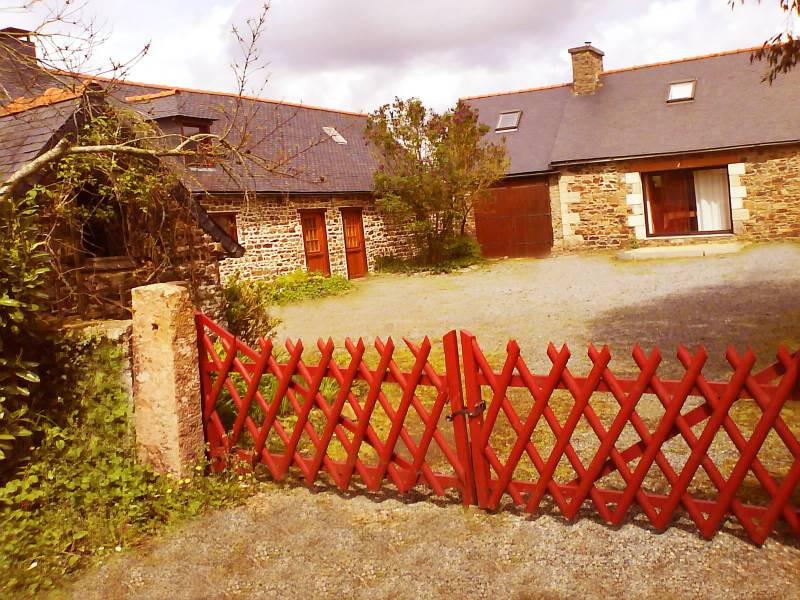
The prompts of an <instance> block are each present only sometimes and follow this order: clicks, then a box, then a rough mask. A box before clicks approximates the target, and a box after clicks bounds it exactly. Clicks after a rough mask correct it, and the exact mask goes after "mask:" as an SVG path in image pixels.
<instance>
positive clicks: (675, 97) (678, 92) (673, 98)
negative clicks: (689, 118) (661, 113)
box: [667, 79, 697, 102]
mask: <svg viewBox="0 0 800 600" xmlns="http://www.w3.org/2000/svg"><path fill="white" fill-rule="evenodd" d="M696 84H697V80H696V79H692V80H691V81H678V82H675V83H670V84H669V93H668V94H667V102H682V101H684V100H694V88H695V85H696Z"/></svg>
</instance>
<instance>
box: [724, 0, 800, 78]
mask: <svg viewBox="0 0 800 600" xmlns="http://www.w3.org/2000/svg"><path fill="white" fill-rule="evenodd" d="M759 1H760V0H759ZM739 2H741V3H742V4H744V3H745V0H728V4H729V5H730V6H731V8H735V6H736V4H737V3H739ZM778 6H779V8H780V9H781V10H782V11H783V12H785V13H786V23H787V25H786V30H785V31H782V32H779V33H776V34H775V35H773V36H772V37H770V38H769V39H767V40H766V41H765V42H764V43H763V44H762V46H761V48H759V49H757V50H755V51H754V52H753V53H752V54H751V55H750V62H751V63H752V62H755V61H757V60H758V61H766V63H767V70H766V72H765V73H764V77H763V78H762V81H766V82H769V84H770V85H771V84H772V83H773V82H774V81H775V79H777V78H778V76H779V75H781V74H783V73H788V72H789V71H791V70H792V69H794V68H795V67H796V66H797V63H798V62H800V38H798V37H795V36H794V35H793V33H792V29H791V24H792V23H793V18H794V17H797V18H798V19H800V0H778Z"/></svg>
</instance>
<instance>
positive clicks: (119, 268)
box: [48, 203, 225, 319]
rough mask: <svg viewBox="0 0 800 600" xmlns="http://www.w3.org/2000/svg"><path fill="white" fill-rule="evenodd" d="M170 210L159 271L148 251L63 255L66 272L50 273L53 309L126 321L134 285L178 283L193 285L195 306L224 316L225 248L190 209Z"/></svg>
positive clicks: (66, 312)
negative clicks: (222, 261)
mask: <svg viewBox="0 0 800 600" xmlns="http://www.w3.org/2000/svg"><path fill="white" fill-rule="evenodd" d="M167 214H169V215H170V220H169V221H168V222H167V223H164V224H163V228H164V230H166V231H168V232H169V233H168V237H169V239H170V243H171V245H170V247H169V256H168V257H158V260H159V261H162V262H161V263H160V267H159V268H158V269H156V268H155V267H154V260H153V256H152V255H150V254H145V255H136V254H134V255H132V256H112V257H100V258H95V257H90V256H82V255H79V256H78V259H77V260H78V261H79V262H74V261H75V259H74V258H72V259H70V261H64V260H63V259H62V263H63V264H61V267H62V268H63V269H64V271H65V273H64V275H63V276H61V277H57V276H56V275H55V273H51V276H50V280H49V289H48V293H49V297H50V300H49V302H50V309H51V310H52V311H53V312H56V313H59V314H61V315H62V316H72V315H74V316H78V317H80V318H82V319H127V318H130V314H131V312H130V311H131V309H130V306H131V289H133V288H135V287H137V286H140V285H144V284H147V283H155V282H175V281H180V282H186V283H188V284H189V286H188V287H189V289H190V290H191V294H192V300H193V302H194V303H195V305H196V306H198V307H199V308H201V309H202V310H203V311H204V312H206V313H207V314H208V315H210V316H211V317H212V318H215V319H219V318H221V316H222V314H223V310H222V288H221V286H220V271H219V260H220V258H221V257H223V256H225V254H224V251H223V249H222V248H221V247H220V245H219V244H218V243H216V242H215V241H214V240H213V239H212V238H211V236H209V235H208V234H207V233H205V232H204V231H203V230H202V229H201V228H200V226H199V225H198V223H197V220H196V218H195V217H194V216H193V215H192V214H191V213H190V211H189V210H188V209H187V208H186V207H183V206H182V205H178V204H177V203H176V206H173V207H170V208H168V212H167ZM170 236H174V237H170ZM132 252H135V251H132ZM162 259H163V260H162ZM54 271H55V269H54Z"/></svg>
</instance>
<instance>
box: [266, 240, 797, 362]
mask: <svg viewBox="0 0 800 600" xmlns="http://www.w3.org/2000/svg"><path fill="white" fill-rule="evenodd" d="M798 265H800V245H797V244H768V245H759V246H755V247H753V248H751V249H748V250H745V251H742V252H740V253H738V254H733V255H726V256H719V257H706V258H698V259H673V260H656V261H643V262H628V261H620V260H617V259H614V258H613V257H612V256H611V255H602V254H601V255H598V254H593V255H581V256H562V257H558V258H551V259H546V260H536V259H517V260H506V261H493V262H490V263H488V264H487V265H486V266H484V267H482V268H478V269H476V270H473V271H468V272H464V273H456V274H450V275H435V276H424V275H417V276H405V275H378V276H372V277H369V278H367V279H364V280H362V281H358V282H357V283H356V290H355V291H354V292H352V293H350V294H348V295H346V296H343V297H337V298H329V299H324V300H318V301H315V302H313V303H301V304H295V305H290V306H286V307H283V308H282V309H281V310H280V311H278V316H279V317H280V318H282V319H283V324H282V326H281V327H280V329H279V332H278V339H282V338H283V337H285V336H290V337H292V338H301V339H303V340H305V341H307V342H309V341H315V340H316V339H317V338H318V337H320V336H322V337H325V338H327V337H329V336H330V337H332V338H333V339H334V341H335V342H337V343H340V342H341V340H343V339H344V338H345V337H346V336H350V337H359V336H363V337H365V338H367V339H372V338H374V337H375V336H380V337H383V338H385V337H387V336H389V335H391V336H393V337H394V338H395V339H399V338H401V337H402V336H408V337H410V338H411V339H414V340H418V339H421V338H422V337H423V336H425V335H428V336H430V337H431V339H432V341H436V340H437V339H440V338H441V336H442V334H444V333H445V332H446V331H448V330H450V329H458V328H462V329H467V330H469V331H471V332H472V333H474V334H475V335H476V336H477V337H478V341H479V342H480V343H481V345H482V347H484V349H486V350H488V351H494V352H497V351H500V350H502V349H503V348H504V347H505V344H506V342H507V341H508V339H509V338H512V337H513V338H516V339H517V341H518V342H519V344H520V346H521V347H522V349H523V353H524V354H523V355H524V356H526V357H540V359H541V360H540V361H539V362H538V363H537V361H536V360H533V361H532V362H533V364H537V365H541V366H545V364H547V363H546V362H545V356H544V352H545V350H546V348H547V343H548V342H550V341H552V342H555V343H556V344H558V345H560V344H561V343H564V342H566V343H568V344H569V346H570V348H571V350H572V354H573V357H574V359H575V360H576V361H578V362H580V361H581V360H582V359H583V358H584V357H585V356H586V348H587V345H588V344H589V343H590V342H594V343H595V344H609V346H610V348H611V351H612V356H616V360H615V362H614V363H612V364H618V365H620V367H621V368H623V369H629V368H630V367H631V365H632V361H631V360H630V358H629V357H630V351H631V349H632V347H633V344H634V343H636V342H638V343H640V344H641V345H642V346H643V347H645V349H647V348H649V347H652V346H653V345H659V346H660V347H661V350H662V353H663V355H664V371H662V373H663V372H667V371H670V372H673V373H674V368H675V366H676V363H677V360H676V359H675V358H674V357H675V352H676V350H677V347H678V345H679V344H685V345H688V346H690V347H692V346H695V345H697V344H704V345H705V346H706V348H707V349H708V351H709V354H710V358H709V363H708V370H707V371H706V373H708V374H711V373H720V372H721V371H725V370H726V364H725V362H724V358H723V354H724V352H725V349H726V347H727V345H728V344H733V345H734V346H735V347H737V348H741V349H744V348H745V347H746V346H747V345H748V344H749V345H752V346H753V348H754V350H756V352H757V354H758V356H759V359H760V362H761V363H762V364H763V363H769V362H771V361H772V359H774V352H775V349H776V348H777V345H778V344H779V343H781V342H783V343H790V344H792V345H793V346H794V347H797V346H798V345H800V268H798Z"/></svg>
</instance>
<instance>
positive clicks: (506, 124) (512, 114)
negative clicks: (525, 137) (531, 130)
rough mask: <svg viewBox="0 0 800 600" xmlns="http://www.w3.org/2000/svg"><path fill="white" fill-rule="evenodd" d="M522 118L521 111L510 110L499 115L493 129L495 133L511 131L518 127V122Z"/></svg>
mask: <svg viewBox="0 0 800 600" xmlns="http://www.w3.org/2000/svg"><path fill="white" fill-rule="evenodd" d="M521 117H522V111H521V110H510V111H507V112H502V113H500V117H499V118H498V119H497V126H496V127H495V128H494V130H495V131H512V130H514V129H516V128H517V127H519V120H520V118H521Z"/></svg>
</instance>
